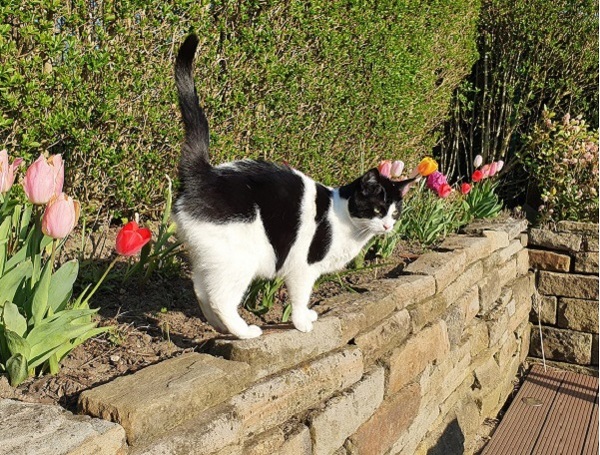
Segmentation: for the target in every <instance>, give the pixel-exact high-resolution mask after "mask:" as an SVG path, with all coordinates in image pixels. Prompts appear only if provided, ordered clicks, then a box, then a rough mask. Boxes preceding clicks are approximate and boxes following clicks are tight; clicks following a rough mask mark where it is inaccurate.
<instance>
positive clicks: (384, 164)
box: [377, 160, 392, 179]
mask: <svg viewBox="0 0 600 455" xmlns="http://www.w3.org/2000/svg"><path fill="white" fill-rule="evenodd" d="M377 170H379V174H381V176H382V177H387V178H388V179H389V178H390V176H391V171H392V162H391V161H390V160H384V161H381V162H380V163H379V166H377Z"/></svg>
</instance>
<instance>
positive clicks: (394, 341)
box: [0, 219, 597, 455]
mask: <svg viewBox="0 0 600 455" xmlns="http://www.w3.org/2000/svg"><path fill="white" fill-rule="evenodd" d="M525 229H526V223H525V222H524V221H519V220H512V219H511V220H507V221H505V222H504V223H495V224H485V223H481V224H478V225H473V226H470V227H469V231H468V234H464V235H457V236H453V237H450V238H448V239H446V241H445V242H444V243H443V244H442V245H441V251H439V252H431V253H427V254H424V255H423V256H421V257H420V258H418V259H417V260H416V261H415V262H413V263H412V264H410V266H408V267H407V268H406V270H405V274H403V275H402V276H400V277H398V278H394V279H385V280H379V281H377V282H376V283H373V288H372V289H371V290H370V291H369V292H366V293H363V294H353V295H340V296H337V297H334V298H333V299H331V301H330V302H328V305H327V307H328V308H331V310H330V311H329V312H327V313H325V314H323V315H322V316H321V318H320V320H319V321H318V322H317V323H316V324H315V326H314V331H313V332H312V333H310V334H304V333H300V332H297V331H295V330H286V331H276V332H273V333H267V334H265V336H263V337H261V338H258V339H253V340H240V341H225V340H219V341H216V342H214V343H213V345H212V347H211V352H210V354H199V353H188V354H184V355H182V356H180V357H177V358H173V359H170V360H167V361H164V362H161V363H158V364H156V365H153V366H150V367H147V368H145V369H143V370H141V371H138V372H136V373H135V374H132V375H130V376H125V377H121V378H119V379H117V380H115V381H112V382H110V383H107V384H104V385H101V386H99V387H97V388H94V389H91V390H88V391H85V392H83V393H82V394H81V396H80V400H79V406H80V410H81V413H82V414H88V415H91V416H93V417H94V418H90V417H85V419H87V420H86V421H85V422H87V423H85V425H87V426H88V427H89V428H90V430H89V433H90V436H89V438H88V440H87V442H86V443H87V444H92V443H95V442H94V441H96V443H97V444H101V446H102V448H103V452H97V453H102V454H109V453H110V454H111V455H112V454H119V455H124V454H130V455H151V454H156V455H168V454H173V455H175V454H177V455H184V454H185V455H187V454H204V455H236V454H239V455H242V454H243V455H309V454H319V455H321V454H322V455H331V454H336V455H342V454H344V455H348V454H352V455H365V454H369V455H372V454H406V455H414V454H425V453H440V454H442V453H444V454H449V453H466V454H468V453H472V451H473V446H474V440H475V436H476V434H477V431H478V429H479V428H480V426H481V424H482V422H483V421H484V419H486V418H488V417H495V416H496V414H497V413H498V411H499V409H500V408H501V407H502V406H503V405H504V403H505V402H506V400H507V398H508V397H509V396H510V394H511V392H512V391H513V387H514V381H515V378H516V376H517V372H518V370H519V368H520V366H521V365H522V363H523V361H524V359H525V357H526V356H527V354H528V352H529V337H530V333H531V325H530V323H529V313H530V310H531V301H532V295H533V293H534V275H533V273H532V272H530V271H529V256H528V252H527V250H526V249H524V246H523V240H524V238H525V237H526V236H523V235H522V231H524V230H525ZM567 241H570V240H568V239H565V242H567ZM573 242H574V243H573V245H575V243H576V242H575V241H573ZM569 245H571V244H570V243H569ZM579 246H581V245H579ZM579 251H580V250H578V252H579ZM576 260H577V257H576V259H575V261H576ZM580 260H581V258H580ZM581 267H588V266H581ZM552 273H554V272H552ZM586 273H587V272H586ZM577 276H581V277H583V278H584V279H589V275H577ZM547 286H554V284H553V282H552V280H550V281H548V284H547ZM596 286H597V281H596ZM553 295H556V294H553ZM564 297H567V296H564ZM586 297H589V295H588V294H586V296H584V297H581V296H578V297H572V296H569V297H568V298H569V299H573V298H576V299H582V300H586V301H587V300H589V298H587V299H586ZM557 299H558V303H557V308H558V307H560V308H563V310H561V311H559V312H557V313H556V320H557V322H556V323H557V324H560V323H559V322H558V321H563V320H564V321H571V322H569V324H571V325H570V327H572V324H574V322H572V321H574V319H576V318H577V317H576V314H577V311H578V310H575V309H574V308H572V303H571V302H570V300H568V299H567V300H565V299H563V296H561V297H557ZM561 305H562V306H561ZM557 311H558V310H557ZM578 323H579V324H584V323H585V324H587V322H584V321H581V320H579V322H578ZM578 327H580V328H581V325H580V326H578ZM570 330H574V329H570ZM587 346H588V347H589V346H591V345H587ZM586 352H587V351H586ZM587 355H588V357H589V356H590V355H591V353H587ZM12 405H14V403H11V406H12ZM40 406H41V405H40ZM0 413H1V410H0ZM0 417H2V416H0ZM73 418H74V417H73V416H69V417H68V418H65V419H66V420H65V421H66V422H69V421H71V420H72V419H73ZM101 419H103V420H101ZM1 421H2V420H1V419H0V422H1ZM77 424H78V425H79V424H80V423H79V422H78V423H77ZM2 427H3V423H0V432H1V431H2ZM0 434H1V433H0ZM111 435H112V438H113V439H112V440H111V441H110V442H109V441H108V440H107V438H108V437H109V436H111ZM125 438H126V443H125V442H124V441H125ZM0 439H1V438H0ZM0 447H2V441H0ZM1 452H2V449H1V448H0V453H1ZM14 453H15V454H17V453H20V452H14ZM57 453H58V452H57ZM61 453H65V454H75V453H84V452H77V451H75V450H71V449H69V450H65V451H64V452H61ZM87 453H92V452H87ZM93 453H96V452H93Z"/></svg>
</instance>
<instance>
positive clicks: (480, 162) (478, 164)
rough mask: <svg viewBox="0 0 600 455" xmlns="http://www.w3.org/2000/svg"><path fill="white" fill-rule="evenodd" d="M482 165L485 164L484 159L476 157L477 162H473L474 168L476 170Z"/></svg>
mask: <svg viewBox="0 0 600 455" xmlns="http://www.w3.org/2000/svg"><path fill="white" fill-rule="evenodd" d="M482 163H483V157H482V156H481V155H477V156H476V157H475V160H474V161H473V166H475V169H477V168H478V167H479V166H481V164H482Z"/></svg>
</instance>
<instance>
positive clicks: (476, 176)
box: [471, 170, 484, 183]
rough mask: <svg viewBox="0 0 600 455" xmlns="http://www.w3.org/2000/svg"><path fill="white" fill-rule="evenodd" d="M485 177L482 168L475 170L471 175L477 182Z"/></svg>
mask: <svg viewBox="0 0 600 455" xmlns="http://www.w3.org/2000/svg"><path fill="white" fill-rule="evenodd" d="M483 178H484V176H483V172H481V171H480V170H476V171H475V172H473V175H472V176H471V179H472V180H473V181H474V182H475V183H477V182H479V181H480V180H482V179H483Z"/></svg>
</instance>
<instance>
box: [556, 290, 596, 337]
mask: <svg viewBox="0 0 600 455" xmlns="http://www.w3.org/2000/svg"><path fill="white" fill-rule="evenodd" d="M558 326H559V327H560V328H563V329H571V330H577V331H580V332H590V333H598V301H597V300H582V299H569V298H566V297H561V298H560V299H559V300H558Z"/></svg>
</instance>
